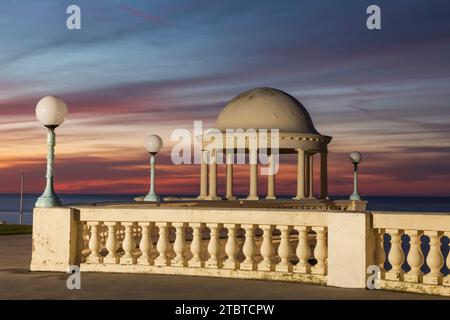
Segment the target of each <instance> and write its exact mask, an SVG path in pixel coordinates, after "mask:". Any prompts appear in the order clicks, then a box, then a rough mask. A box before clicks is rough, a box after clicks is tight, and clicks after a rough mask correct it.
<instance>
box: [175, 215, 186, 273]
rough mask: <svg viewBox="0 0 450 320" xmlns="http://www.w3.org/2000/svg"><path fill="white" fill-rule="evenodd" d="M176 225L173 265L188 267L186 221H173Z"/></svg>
mask: <svg viewBox="0 0 450 320" xmlns="http://www.w3.org/2000/svg"><path fill="white" fill-rule="evenodd" d="M173 226H174V227H175V243H174V244H173V250H174V251H175V258H174V259H173V261H172V266H177V267H186V266H187V260H186V258H185V256H184V254H183V253H184V251H185V248H186V226H187V224H186V223H183V222H177V223H173Z"/></svg>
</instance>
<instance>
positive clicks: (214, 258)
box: [206, 223, 222, 268]
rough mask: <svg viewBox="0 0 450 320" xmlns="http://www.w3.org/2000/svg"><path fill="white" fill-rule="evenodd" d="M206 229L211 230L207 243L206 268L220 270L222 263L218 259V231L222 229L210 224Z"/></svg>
mask: <svg viewBox="0 0 450 320" xmlns="http://www.w3.org/2000/svg"><path fill="white" fill-rule="evenodd" d="M208 227H209V228H210V230H211V234H210V240H209V243H208V252H209V259H208V261H206V267H207V268H221V267H222V261H221V260H220V258H219V248H220V243H219V230H220V228H221V227H222V224H217V223H212V224H208Z"/></svg>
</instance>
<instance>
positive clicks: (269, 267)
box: [258, 262, 275, 271]
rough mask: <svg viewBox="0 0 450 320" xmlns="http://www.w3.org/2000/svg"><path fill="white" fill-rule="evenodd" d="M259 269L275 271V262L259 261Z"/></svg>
mask: <svg viewBox="0 0 450 320" xmlns="http://www.w3.org/2000/svg"><path fill="white" fill-rule="evenodd" d="M258 270H260V271H275V264H273V263H263V262H262V263H259V264H258Z"/></svg>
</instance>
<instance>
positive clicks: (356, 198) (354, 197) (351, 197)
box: [350, 194, 361, 201]
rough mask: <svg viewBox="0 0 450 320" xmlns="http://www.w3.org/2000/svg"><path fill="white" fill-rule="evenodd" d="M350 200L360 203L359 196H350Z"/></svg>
mask: <svg viewBox="0 0 450 320" xmlns="http://www.w3.org/2000/svg"><path fill="white" fill-rule="evenodd" d="M350 200H356V201H360V200H361V197H360V196H359V194H352V195H351V196H350Z"/></svg>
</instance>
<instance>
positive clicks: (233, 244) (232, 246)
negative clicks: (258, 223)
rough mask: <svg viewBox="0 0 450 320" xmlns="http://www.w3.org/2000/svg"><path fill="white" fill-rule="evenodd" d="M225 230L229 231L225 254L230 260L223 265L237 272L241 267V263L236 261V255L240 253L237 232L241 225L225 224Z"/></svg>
mask: <svg viewBox="0 0 450 320" xmlns="http://www.w3.org/2000/svg"><path fill="white" fill-rule="evenodd" d="M225 228H227V229H228V239H227V243H226V245H225V253H226V254H227V256H228V258H227V259H226V260H225V262H224V263H223V268H224V269H231V270H237V269H239V267H240V262H239V260H237V259H236V255H237V254H238V251H239V246H238V242H237V237H236V231H237V229H239V228H240V225H238V224H236V225H235V224H225Z"/></svg>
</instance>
